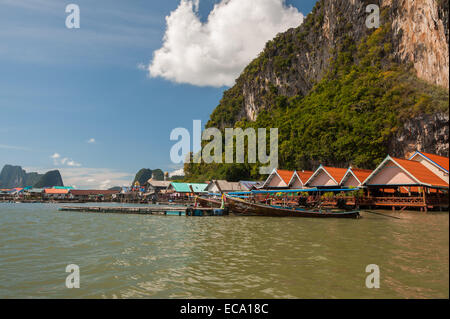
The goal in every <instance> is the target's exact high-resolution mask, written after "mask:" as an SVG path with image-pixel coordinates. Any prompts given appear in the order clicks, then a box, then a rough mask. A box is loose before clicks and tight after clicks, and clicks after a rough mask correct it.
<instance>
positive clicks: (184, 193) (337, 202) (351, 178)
mask: <svg viewBox="0 0 450 319" xmlns="http://www.w3.org/2000/svg"><path fill="white" fill-rule="evenodd" d="M448 169H449V159H448V158H447V157H443V156H438V155H434V154H429V153H424V152H419V151H416V152H415V153H413V154H412V155H411V156H410V157H409V158H408V159H400V158H394V157H391V156H387V157H386V158H385V159H384V160H383V161H382V162H381V163H380V164H379V165H378V167H377V168H376V169H374V170H367V169H358V168H353V167H349V168H337V167H329V166H324V165H320V166H319V167H318V168H317V169H316V170H315V171H304V170H302V171H290V170H283V169H274V170H273V171H272V173H271V174H270V175H269V176H268V177H267V179H266V180H265V181H240V182H228V181H225V180H212V181H210V182H208V183H189V182H176V181H169V180H167V177H168V174H167V173H166V174H165V175H164V176H165V180H163V181H160V180H155V179H154V178H153V177H152V178H150V179H149V180H148V181H147V182H146V183H144V184H143V185H140V184H139V182H136V183H135V184H134V185H133V186H131V187H129V188H122V189H120V190H79V189H74V188H72V187H64V186H55V187H52V188H45V189H36V188H32V187H24V188H14V189H2V190H0V200H2V201H10V202H57V203H88V202H115V203H136V204H158V205H150V206H145V205H144V206H141V207H117V206H114V207H107V206H101V207H98V206H64V207H61V208H60V210H61V211H85V212H115V213H139V214H163V215H183V216H211V215H220V216H221V215H226V214H230V213H231V214H238V215H251V216H289V217H344V218H356V217H359V210H360V209H377V208H378V209H392V210H393V211H395V210H400V211H403V210H405V209H407V210H417V211H423V212H427V211H429V210H430V211H432V210H439V211H442V210H448V207H449V197H448V189H449V175H448V174H449V173H448Z"/></svg>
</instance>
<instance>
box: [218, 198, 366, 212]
mask: <svg viewBox="0 0 450 319" xmlns="http://www.w3.org/2000/svg"><path fill="white" fill-rule="evenodd" d="M226 203H227V206H228V209H229V211H230V212H232V213H234V214H237V215H242V216H274V217H314V218H359V217H360V216H359V211H358V210H354V211H327V210H320V209H314V210H307V209H302V208H288V207H281V206H272V205H265V204H256V203H250V202H248V201H245V200H243V199H241V198H237V197H233V196H229V195H226Z"/></svg>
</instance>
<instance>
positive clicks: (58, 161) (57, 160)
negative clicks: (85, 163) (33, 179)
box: [50, 153, 81, 167]
mask: <svg viewBox="0 0 450 319" xmlns="http://www.w3.org/2000/svg"><path fill="white" fill-rule="evenodd" d="M50 158H52V159H53V165H56V166H58V165H67V166H71V167H80V166H81V164H80V163H77V162H75V161H74V160H72V159H70V158H68V157H64V158H61V155H60V154H59V153H54V154H53V155H52V156H50Z"/></svg>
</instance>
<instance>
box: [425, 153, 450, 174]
mask: <svg viewBox="0 0 450 319" xmlns="http://www.w3.org/2000/svg"><path fill="white" fill-rule="evenodd" d="M420 153H422V154H423V155H425V156H426V157H428V158H429V159H430V160H432V161H433V162H435V163H436V164H438V165H439V166H442V167H443V168H445V169H446V170H447V171H448V166H449V160H448V157H445V156H439V155H436V154H430V153H424V152H420Z"/></svg>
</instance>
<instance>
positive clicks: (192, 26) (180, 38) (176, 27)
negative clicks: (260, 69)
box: [148, 0, 303, 87]
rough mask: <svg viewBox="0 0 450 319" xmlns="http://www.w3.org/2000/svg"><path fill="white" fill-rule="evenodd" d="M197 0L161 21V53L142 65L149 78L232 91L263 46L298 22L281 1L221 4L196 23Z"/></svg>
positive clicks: (247, 0) (227, 1) (295, 13)
mask: <svg viewBox="0 0 450 319" xmlns="http://www.w3.org/2000/svg"><path fill="white" fill-rule="evenodd" d="M197 8H198V1H192V0H181V2H180V4H179V6H178V8H177V9H176V10H174V11H173V12H171V13H170V15H169V16H167V17H166V23H167V29H166V33H165V35H164V39H163V41H164V43H163V46H162V48H160V49H159V50H157V51H155V52H154V56H153V60H152V61H151V63H150V65H149V66H148V70H149V73H150V76H152V77H162V78H165V79H167V80H171V81H174V82H177V83H189V84H193V85H198V86H215V87H220V86H224V85H225V86H232V85H233V84H234V80H235V79H236V78H237V77H238V75H239V74H240V73H241V72H242V70H243V69H244V67H245V66H246V65H247V64H248V63H249V62H250V61H251V60H252V59H254V58H256V56H257V55H258V53H259V52H261V51H262V50H263V48H264V46H265V43H266V42H267V41H268V40H270V39H272V38H273V37H275V35H276V34H277V33H279V32H283V31H285V30H287V29H289V28H291V27H297V26H299V25H300V24H301V23H302V22H303V14H302V13H300V12H299V11H298V10H297V9H296V8H294V7H292V6H287V5H286V4H285V0H245V1H242V0H221V1H220V2H219V3H218V4H216V5H215V6H214V9H213V10H212V11H211V12H210V14H209V16H208V19H207V22H205V23H202V22H201V21H200V18H199V16H198V13H197Z"/></svg>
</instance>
